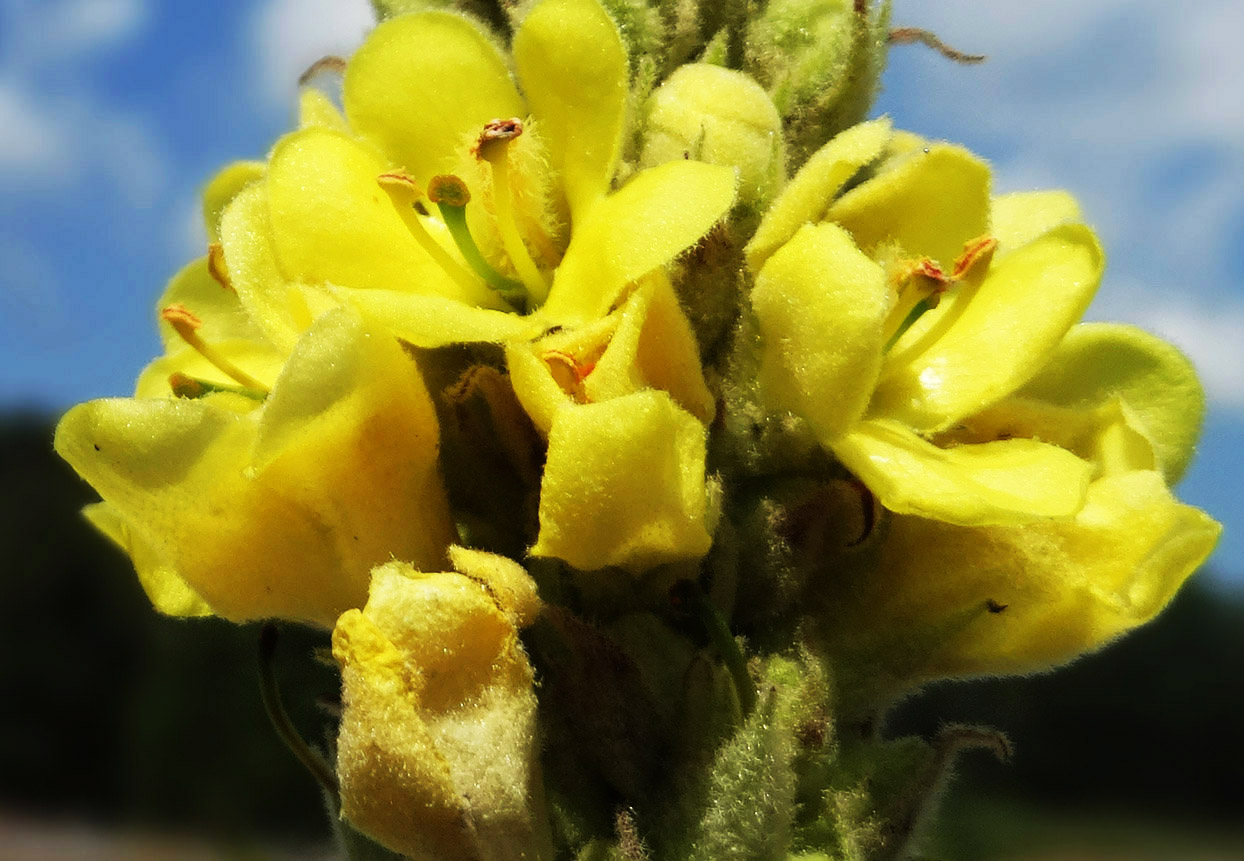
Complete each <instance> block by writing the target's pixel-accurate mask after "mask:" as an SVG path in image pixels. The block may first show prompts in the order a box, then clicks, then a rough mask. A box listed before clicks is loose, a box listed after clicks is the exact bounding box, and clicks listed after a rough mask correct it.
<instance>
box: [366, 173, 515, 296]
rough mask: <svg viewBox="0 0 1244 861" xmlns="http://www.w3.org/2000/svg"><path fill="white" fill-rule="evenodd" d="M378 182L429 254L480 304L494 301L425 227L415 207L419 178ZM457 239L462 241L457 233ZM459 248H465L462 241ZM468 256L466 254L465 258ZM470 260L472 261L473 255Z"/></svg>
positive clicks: (384, 177)
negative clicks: (462, 246)
mask: <svg viewBox="0 0 1244 861" xmlns="http://www.w3.org/2000/svg"><path fill="white" fill-rule="evenodd" d="M434 181H435V180H434ZM376 182H377V183H379V184H380V187H381V188H382V189H384V191H385V193H386V194H388V195H389V200H390V201H392V203H393V207H394V209H396V210H397V213H398V215H400V216H401V218H402V222H403V223H405V225H406V229H407V230H409V231H410V235H411V236H413V237H414V238H415V241H416V242H418V243H419V245H420V246H421V247H422V248H423V250H424V251H426V252H427V253H428V256H430V257H431V258H432V259H433V260H434V261H436V265H437V266H439V267H440V268H441V270H442V271H443V272H444V273H445V274H446V275H448V276H449V277H450V278H451V279H452V280H453V282H454V283H455V284H457V285H458V287H459V288H460V289H461V290H462V291H463V293H465V294H466V295H467V296H469V297H471V299H472V300H473V301H474V302H475V303H476V304H479V305H485V306H487V305H491V304H493V302H494V301H495V300H494V299H493V295H492V293H490V292H488V291H487V290H485V289H484V288H483V287H482V286H481V285H480V283H479V279H478V278H476V277H475V275H473V274H472V273H471V271H470V270H468V269H466V268H465V267H463V266H462V264H460V263H459V262H458V261H457V260H455V259H454V258H453V256H452V255H450V253H449V252H448V251H447V250H446V249H445V247H444V246H443V245H441V244H440V243H439V242H437V241H436V239H434V238H433V236H432V234H430V233H428V229H427V228H426V227H424V226H423V220H422V219H421V218H420V217H419V213H418V211H417V210H416V209H415V202H416V201H417V200H418V199H419V196H420V192H419V187H418V186H417V185H416V184H415V181H414V180H413V179H412V178H411V177H409V176H407V175H406V174H404V173H397V172H395V173H384V174H381V175H380V176H378V177H377V178H376ZM450 232H451V234H452V232H453V227H452V226H450ZM454 241H455V242H457V241H458V240H457V237H456V236H455V237H454ZM472 244H473V243H472ZM459 248H461V244H460V243H459ZM477 253H478V252H477ZM466 256H467V255H466V254H465V253H464V254H463V257H466ZM467 259H468V262H469V258H467ZM472 268H474V267H472ZM485 280H487V279H485ZM498 292H500V291H498Z"/></svg>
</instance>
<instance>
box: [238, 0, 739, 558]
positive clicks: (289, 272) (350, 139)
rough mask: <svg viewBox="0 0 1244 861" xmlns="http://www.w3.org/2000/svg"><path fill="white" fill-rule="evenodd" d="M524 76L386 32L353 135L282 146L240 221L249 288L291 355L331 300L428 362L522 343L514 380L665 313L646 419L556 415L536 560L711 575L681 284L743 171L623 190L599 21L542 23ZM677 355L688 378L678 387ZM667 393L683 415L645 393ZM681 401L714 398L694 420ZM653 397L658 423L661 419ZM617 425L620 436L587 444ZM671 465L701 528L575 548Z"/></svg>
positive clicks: (351, 75)
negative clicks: (703, 561)
mask: <svg viewBox="0 0 1244 861" xmlns="http://www.w3.org/2000/svg"><path fill="white" fill-rule="evenodd" d="M513 64H514V67H515V69H516V72H517V80H515V78H512V77H511V75H510V72H509V67H508V63H507V58H506V57H505V56H504V55H503V54H502V53H501V51H500V50H499V49H498V48H497V46H496V45H494V44H493V42H492V41H491V38H490V37H489V36H488V35H487V34H486V33H485V32H484V31H483V30H481V29H480V28H479V27H477V26H476V25H475V24H474V23H472V22H470V21H469V20H468V19H466V18H463V17H461V16H458V15H453V14H448V13H442V12H424V13H417V14H410V15H403V16H398V17H396V18H393V19H390V20H388V21H386V22H384V23H382V24H381V25H380V26H379V27H377V28H376V30H375V31H374V32H373V33H372V34H371V35H370V36H369V37H368V39H367V41H366V42H365V43H364V45H363V46H362V47H361V48H360V49H359V51H358V52H357V53H356V54H355V55H354V57H353V58H352V59H351V60H350V62H349V64H348V66H347V67H346V69H345V73H344V97H343V101H344V108H345V116H344V118H338V122H337V124H336V125H337V127H335V128H334V127H329V126H331V125H332V124H333V123H332V122H331V116H330V118H329V120H325V119H324V116H325V114H324V113H323V111H322V110H321V111H319V112H318V113H317V114H316V116H317V117H319V119H317V120H316V123H317V124H314V125H312V126H310V127H307V128H303V129H301V130H300V131H297V132H294V133H293V134H291V135H289V136H287V137H286V138H284V139H283V140H282V141H280V142H279V143H278V144H277V146H276V147H275V148H274V150H273V152H272V155H271V157H270V159H269V162H268V166H267V169H266V172H265V174H264V176H263V177H262V179H260V180H258V181H256V182H254V183H252V184H251V185H250V186H248V187H246V188H245V189H244V190H243V191H242V192H241V193H240V194H238V195H237V197H236V198H235V199H234V200H233V201H232V203H230V204H229V205H228V206H227V207H226V208H225V209H224V212H223V216H222V218H221V230H220V233H221V243H222V246H223V258H224V263H225V266H226V268H227V270H228V277H229V280H230V283H231V284H232V285H233V286H234V288H235V289H236V290H237V292H238V294H239V296H240V297H241V299H242V301H243V303H244V304H245V305H246V306H247V308H248V309H249V311H250V313H251V316H252V317H253V318H254V319H255V320H256V321H257V322H258V323H259V325H260V326H261V327H262V328H263V330H264V332H265V334H266V335H267V336H268V337H269V338H270V339H271V340H272V341H273V342H275V343H286V342H289V341H290V340H291V339H292V338H294V337H296V336H297V333H298V331H300V330H301V329H302V328H303V327H305V325H307V323H308V322H309V321H310V319H312V318H313V316H314V313H313V312H311V311H309V310H308V309H309V308H313V307H316V306H317V305H318V304H319V303H322V301H323V299H324V298H325V296H326V295H331V296H333V297H335V298H336V299H337V300H338V301H342V302H345V303H347V304H350V305H353V306H355V307H357V308H360V309H361V310H363V311H364V312H365V313H366V314H367V315H368V316H369V317H372V318H374V319H376V320H379V321H380V322H382V323H383V324H384V325H385V326H386V327H387V328H388V329H389V330H390V331H391V332H393V333H394V334H395V335H397V336H398V337H400V338H401V339H402V340H404V341H406V342H408V343H410V344H413V345H415V346H418V347H429V348H431V347H440V346H444V345H447V344H454V343H471V342H477V343H478V342H493V343H499V344H509V345H511V349H510V352H509V355H510V361H511V364H512V363H513V362H514V361H516V360H518V361H521V360H519V359H516V358H515V357H517V356H519V355H523V354H524V352H523V351H525V350H528V347H526V346H520V345H530V351H534V355H535V356H536V357H537V359H538V360H540V361H545V362H546V364H547V363H548V362H551V363H552V365H553V366H555V365H557V364H558V363H559V362H560V363H563V364H564V363H565V362H566V361H567V355H568V354H567V353H566V351H565V349H562V348H561V347H558V346H556V344H555V342H558V341H559V338H560V339H561V340H567V339H570V340H572V341H575V342H576V343H577V344H580V345H582V344H586V343H587V342H588V341H591V342H592V343H593V344H594V345H595V348H598V349H600V350H603V349H604V346H605V344H606V343H607V342H608V340H609V338H610V337H612V333H613V331H614V330H618V331H622V330H627V331H629V329H628V327H630V328H634V327H636V326H638V327H639V328H641V329H642V328H644V324H643V316H644V315H645V314H647V313H648V312H647V309H648V308H650V307H657V306H659V307H660V308H661V309H662V312H661V313H662V314H663V315H664V316H663V317H662V319H661V321H659V322H654V323H653V324H650V325H648V326H647V328H646V329H644V330H645V331H646V332H647V333H648V334H647V335H646V336H645V339H644V346H643V348H642V349H641V350H639V352H638V354H637V353H636V350H635V348H632V349H631V353H632V357H633V358H634V356H635V355H638V356H639V359H638V360H642V361H643V367H644V370H643V371H640V370H639V369H638V366H636V368H632V369H628V370H625V371H621V373H623V374H624V375H629V376H630V377H636V379H637V380H638V382H637V383H636V385H634V386H632V390H631V391H630V392H627V394H633V395H635V397H636V398H637V399H638V400H637V401H636V406H635V408H634V409H631V407H630V406H627V405H624V404H616V405H612V406H607V405H604V404H596V405H593V406H592V408H590V409H587V410H580V409H575V410H569V411H566V412H565V415H564V416H561V417H555V416H553V414H552V413H553V412H559V411H558V410H556V409H554V407H553V405H551V402H550V404H548V405H546V406H545V407H540V408H538V409H539V410H541V411H543V412H545V413H547V415H542V416H540V417H539V418H538V421H537V425H538V426H540V428H541V430H543V431H544V432H545V433H547V434H548V438H549V445H550V451H549V457H548V464H547V466H546V469H545V471H544V476H543V490H542V493H541V524H542V531H541V536H540V539H539V541H538V542H537V545H536V552H537V553H545V552H548V553H549V554H550V555H557V556H560V557H562V558H567V559H568V561H573V563H574V564H576V565H579V566H583V567H601V566H604V565H618V564H621V565H626V566H628V567H636V566H638V565H641V564H647V563H649V562H652V561H654V560H660V559H665V558H670V557H671V556H672V557H676V558H688V557H692V556H695V555H700V554H702V553H703V552H705V550H706V549H707V545H708V533H707V532H706V531H705V530H706V526H705V522H706V515H705V512H706V511H707V510H708V506H707V502H706V494H707V488H706V484H705V481H704V475H703V473H704V463H703V461H704V454H703V452H704V441H703V437H704V429H703V427H702V426H701V425H700V424H699V423H698V422H696V421H695V419H693V418H692V415H693V414H694V415H695V416H696V417H698V418H699V419H701V420H703V421H705V422H706V421H707V420H708V419H710V418H711V412H712V406H711V399H709V398H708V396H707V394H706V393H705V392H704V391H703V388H704V383H703V379H702V377H701V370H700V366H699V361H698V358H697V357H696V355H695V346H694V340H693V338H692V336H691V334H690V330H689V328H688V327H687V325H686V324H685V321H684V320H683V319H682V312H681V311H680V310H679V309H678V306H677V302H676V300H674V298H673V295H672V292H671V288H670V286H669V284H668V282H667V281H666V280H665V279H664V276H663V275H662V274H661V270H662V268H663V266H664V265H665V264H667V263H669V262H670V261H671V260H672V259H673V258H674V257H675V256H676V255H678V254H679V253H680V252H682V251H684V250H685V249H686V248H688V247H689V246H691V245H693V244H694V243H696V242H697V241H698V240H699V239H700V237H702V236H703V235H704V234H705V233H706V232H707V231H708V230H709V229H710V228H711V227H712V226H713V224H714V223H716V222H717V221H718V220H719V219H720V218H721V217H722V216H723V215H724V214H725V213H726V211H727V210H728V209H729V207H730V205H731V203H732V201H733V200H734V195H735V184H736V180H735V172H734V170H733V169H731V168H729V167H723V166H714V165H709V164H704V163H700V162H696V161H686V160H681V159H680V160H677V161H673V162H669V163H666V164H661V165H658V166H656V167H653V168H650V169H648V170H644V171H640V172H638V173H637V174H635V175H634V176H632V177H630V178H629V179H628V180H627V181H626V182H625V183H623V184H622V186H621V187H620V188H618V189H617V190H616V191H611V186H612V183H613V179H614V172H615V170H616V167H617V163H618V156H619V151H620V147H621V143H622V134H623V121H624V116H625V111H626V98H627V89H628V71H627V58H626V53H625V50H624V48H623V45H622V40H621V37H620V35H619V33H618V31H617V28H616V27H615V25H614V24H613V22H612V20H611V19H610V17H609V15H608V14H607V13H606V12H605V11H604V10H603V9H602V8H601V6H600V5H599V4H598V3H597V2H596V0H544V2H541V3H538V4H536V5H535V6H534V7H533V8H532V10H531V11H530V12H529V13H528V14H527V15H526V17H525V18H524V20H523V21H522V23H521V25H520V26H519V27H518V29H517V32H516V33H515V35H514V39H513ZM316 104H319V103H318V102H316ZM498 118H500V119H498ZM326 122H327V123H328V125H325V123H326ZM641 284H642V285H644V286H642V287H637V286H636V285H641ZM641 294H642V296H641ZM624 319H625V320H626V321H628V322H622V321H623V320H624ZM658 330H659V331H660V332H662V333H674V334H673V335H671V337H672V338H673V340H670V338H666V337H665V335H663V334H662V335H657V336H654V335H653V334H652V332H654V331H658ZM635 331H636V332H638V331H639V329H635ZM550 332H552V333H553V334H552V335H548V334H546V333H550ZM559 333H560V334H559ZM563 346H564V345H563ZM654 351H655V352H654ZM658 353H659V354H661V355H657V354H658ZM526 354H527V355H531V354H533V353H531V352H528V353H526ZM616 354H617V351H615V353H614V354H611V355H616ZM665 354H669V355H668V356H665V358H670V357H674V361H675V364H676V365H677V367H678V368H679V373H680V374H683V375H684V376H685V379H680V380H671V379H669V378H670V377H671V376H672V373H673V372H671V371H668V370H665V369H664V366H665V365H666V364H668V363H666V362H665V358H663V356H664V355H665ZM607 364H608V363H606V365H607ZM636 375H638V376H636ZM645 375H646V378H645V379H642V380H639V377H645ZM595 376H596V379H604V378H605V377H606V376H608V374H607V373H605V372H597V374H596V375H595ZM628 378H629V377H628ZM650 386H653V387H656V388H658V389H660V388H665V389H666V390H668V391H669V394H670V395H672V396H673V397H672V399H671V397H668V396H664V395H660V394H656V393H654V392H647V393H642V394H641V393H640V392H639V391H638V389H640V388H648V387H650ZM590 388H593V389H601V391H594V394H593V397H592V400H599V399H602V398H605V397H609V398H612V397H614V396H616V395H618V394H620V393H621V390H620V389H618V388H617V387H616V386H615V387H613V389H612V390H611V391H610V393H609V394H608V395H604V394H602V392H603V388H602V387H599V386H595V387H590ZM680 389H685V390H690V389H697V391H696V393H695V394H694V395H690V396H688V397H690V398H691V400H693V401H694V403H688V402H687V398H681V399H680V392H679V390H680ZM520 397H521V398H522V399H523V401H524V403H531V402H532V399H531V397H529V396H526V395H523V394H522V393H521V392H520ZM654 398H655V399H656V400H658V401H660V405H659V406H651V405H649V404H648V403H647V402H648V401H649V400H652V399H654ZM639 401H643V404H640V403H639ZM627 403H628V404H629V403H630V402H627ZM649 407H651V408H649ZM688 410H690V412H688ZM611 411H612V413H616V414H617V416H615V417H614V418H611V419H609V420H607V421H606V422H605V425H606V427H607V428H608V430H609V432H608V433H603V434H600V433H597V429H595V428H594V427H593V428H588V427H580V426H579V424H580V423H581V422H582V421H584V420H585V419H584V418H583V417H585V416H589V415H596V414H601V415H603V414H604V413H609V412H611ZM618 417H622V418H621V419H620V420H618ZM552 425H558V427H557V428H553V427H552ZM572 427H573V428H575V429H573V430H572V429H571V428H572ZM693 438H694V441H693ZM675 439H676V440H678V442H674V441H673V440H675ZM653 444H655V445H656V446H657V448H658V450H666V453H667V454H668V455H669V457H670V458H671V459H672V460H671V467H670V468H671V469H672V470H674V471H675V472H676V473H677V474H678V475H679V476H683V478H682V479H679V482H680V483H677V488H678V489H677V491H676V492H674V491H672V493H673V496H672V497H671V500H670V502H671V505H674V506H675V508H676V509H677V511H676V512H670V513H669V516H670V517H673V518H675V519H679V520H680V521H681V522H682V524H683V525H682V526H681V527H679V528H677V529H674V531H673V532H670V530H669V529H664V528H658V529H655V531H654V530H645V529H637V530H636V531H635V532H634V533H633V534H632V535H631V536H630V537H629V538H628V541H629V542H630V543H631V544H632V545H633V546H632V547H631V549H630V550H629V551H622V550H619V549H618V548H611V547H606V546H596V547H595V548H594V549H591V550H589V549H587V548H586V547H584V546H582V545H581V542H580V546H579V547H578V548H577V549H575V548H570V547H566V546H563V543H562V542H561V540H560V539H559V538H556V537H555V536H556V535H560V534H561V529H562V528H563V526H559V524H562V525H564V526H565V528H569V524H570V522H571V521H573V522H574V523H577V524H585V523H589V522H593V521H594V520H599V521H600V522H599V524H598V526H597V527H596V528H597V529H598V530H606V531H607V530H608V528H609V527H608V521H609V520H610V519H611V518H613V517H616V516H618V514H619V512H621V511H623V510H631V509H632V508H635V506H634V505H632V503H628V502H625V501H623V496H624V494H622V495H620V494H621V488H622V487H623V486H624V485H626V484H627V483H628V482H634V481H635V480H636V477H637V476H638V475H639V474H640V471H639V470H637V469H636V468H635V465H636V463H635V461H634V459H635V458H636V457H644V456H647V453H650V452H651V451H652V445H653ZM628 452H629V453H628ZM593 458H595V459H596V461H598V462H595V463H594V464H593V466H594V468H587V467H586V466H585V463H586V461H585V459H588V460H591V459H593ZM589 477H590V478H589ZM585 481H590V482H594V484H593V488H594V491H593V492H591V493H589V488H588V487H587V486H586V485H584V482H585ZM572 484H573V485H574V487H573V488H571V487H570V485H572ZM632 495H634V494H632ZM640 496H644V494H640ZM572 497H573V499H574V500H577V501H574V502H572V501H571V498H572ZM586 498H591V499H593V500H595V502H594V503H593V504H592V505H587V504H585V503H584V501H583V500H584V499H586ZM650 501H651V500H649V502H650ZM637 512H638V509H637V508H635V511H634V512H632V513H636V514H637ZM637 516H638V515H637ZM653 517H654V518H655V519H656V520H662V519H663V518H665V517H666V514H665V513H662V512H658V513H656V514H654V515H653ZM641 519H643V520H644V521H645V522H648V519H647V518H641ZM614 528H616V527H614ZM663 529H664V531H662V530H663ZM658 533H660V534H661V535H662V536H664V537H661V538H657V537H656V536H657V534H658ZM677 535H683V536H684V538H681V539H680V538H677V537H676V536H677ZM686 536H693V540H691V539H690V538H688V537H686ZM652 541H656V543H657V544H658V545H660V546H659V548H658V547H656V546H650V544H651V542H652ZM597 545H599V542H597ZM645 548H646V549H645Z"/></svg>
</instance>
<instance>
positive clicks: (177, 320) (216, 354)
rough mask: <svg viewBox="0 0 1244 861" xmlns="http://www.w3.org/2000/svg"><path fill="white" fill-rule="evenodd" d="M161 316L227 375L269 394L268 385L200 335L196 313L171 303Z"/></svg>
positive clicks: (250, 387) (200, 321) (199, 325)
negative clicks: (223, 354)
mask: <svg viewBox="0 0 1244 861" xmlns="http://www.w3.org/2000/svg"><path fill="white" fill-rule="evenodd" d="M160 317H161V318H162V319H163V320H164V321H165V322H166V323H168V324H169V325H170V326H172V327H173V331H174V332H176V333H177V334H178V335H179V336H180V337H181V339H182V340H183V341H185V342H186V343H187V344H189V345H190V346H191V347H193V348H194V349H195V351H196V352H198V354H199V355H200V356H202V357H203V358H205V359H207V360H208V361H209V362H211V363H212V364H213V365H215V366H216V367H217V368H219V369H220V371H221V373H223V374H224V375H225V376H228V377H232V378H233V379H235V380H237V381H238V382H239V383H241V384H242V385H243V386H245V387H246V388H248V389H254V390H255V391H258V392H262V393H263V394H264V395H267V394H268V387H267V386H265V385H264V384H263V383H261V382H259V380H257V379H255V378H254V377H252V376H251V375H250V374H248V373H246V371H243V370H242V369H241V368H239V367H238V366H237V365H235V364H233V362H230V361H229V360H228V359H226V358H225V357H224V356H222V355H221V354H220V351H219V350H217V349H216V348H215V347H213V346H212V345H211V344H209V343H207V342H206V341H204V340H203V339H202V338H200V337H199V333H198V331H197V329H199V327H201V326H202V325H203V321H202V320H200V319H199V318H198V317H197V316H195V314H194V313H193V312H192V311H190V310H189V309H188V308H186V307H185V306H184V305H169V306H168V307H167V308H165V309H164V310H163V311H161V312H160Z"/></svg>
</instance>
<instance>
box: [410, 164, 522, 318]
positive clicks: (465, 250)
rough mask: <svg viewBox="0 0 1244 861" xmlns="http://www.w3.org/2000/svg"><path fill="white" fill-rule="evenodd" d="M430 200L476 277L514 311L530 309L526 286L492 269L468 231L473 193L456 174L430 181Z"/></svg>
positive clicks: (434, 178) (437, 177)
mask: <svg viewBox="0 0 1244 861" xmlns="http://www.w3.org/2000/svg"><path fill="white" fill-rule="evenodd" d="M428 200H430V201H432V202H433V203H435V204H436V206H437V208H438V209H439V210H440V211H441V218H442V219H444V221H445V226H446V227H447V228H449V235H450V236H452V237H453V240H454V243H455V244H456V245H457V246H458V251H460V252H461V253H462V259H463V260H465V261H466V262H467V265H468V266H470V267H471V268H472V269H474V270H475V273H476V274H477V275H479V277H480V278H483V279H484V282H485V283H486V284H488V286H489V287H491V288H492V289H493V290H495V291H496V292H497V295H499V296H500V297H501V298H502V299H504V300H505V301H506V302H508V303H509V304H510V306H511V307H513V308H514V310H516V311H518V312H519V313H522V312H523V311H525V310H526V309H527V304H528V294H527V291H526V289H524V285H523V283H522V282H520V281H515V280H514V279H513V278H507V277H505V276H504V275H502V274H501V273H500V272H498V271H497V270H496V269H494V268H493V267H492V264H491V263H489V262H488V261H487V260H486V259H484V255H483V254H482V253H480V250H479V246H478V245H476V244H475V239H474V237H472V236H471V230H470V228H469V227H467V220H466V205H467V204H468V203H469V202H470V201H471V192H470V190H469V189H468V188H467V185H466V183H465V182H463V181H462V180H461V179H459V178H458V177H456V176H453V175H452V174H445V175H441V176H434V177H432V179H431V180H429V181H428Z"/></svg>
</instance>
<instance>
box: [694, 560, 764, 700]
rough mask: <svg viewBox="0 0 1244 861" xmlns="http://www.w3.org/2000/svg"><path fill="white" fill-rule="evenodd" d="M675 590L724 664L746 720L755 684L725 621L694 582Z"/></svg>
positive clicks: (753, 697) (741, 652)
mask: <svg viewBox="0 0 1244 861" xmlns="http://www.w3.org/2000/svg"><path fill="white" fill-rule="evenodd" d="M675 589H676V590H677V591H676V599H677V600H678V601H680V602H683V603H685V604H686V606H687V607H688V608H689V609H690V610H691V612H692V613H693V614H694V615H695V617H696V619H698V620H699V622H700V624H701V625H703V626H704V632H705V633H706V634H707V635H708V639H709V642H710V643H712V644H713V647H714V648H715V649H716V650H717V653H718V654H719V655H721V659H722V661H724V662H725V665H726V669H727V670H728V671H729V673H730V678H731V680H732V681H733V682H734V687H735V691H736V693H737V694H738V696H739V707H740V708H741V709H742V711H743V717H744V718H746V717H747V716H748V715H750V714H751V713H752V710H753V709H754V708H755V707H756V683H755V682H753V681H752V675H751V673H749V672H748V671H747V658H746V657H745V656H744V655H743V650H742V649H740V648H739V642H738V640H736V639H735V638H734V634H732V633H731V632H730V626H729V625H727V624H726V620H725V618H724V617H723V616H722V615H721V613H720V612H718V610H717V608H716V607H714V606H713V604H712V602H711V601H709V600H708V598H707V596H705V594H704V590H703V589H701V588H700V586H699V584H698V583H695V582H694V581H691V580H683V581H681V582H680V583H679V584H678V586H676V587H675Z"/></svg>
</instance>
